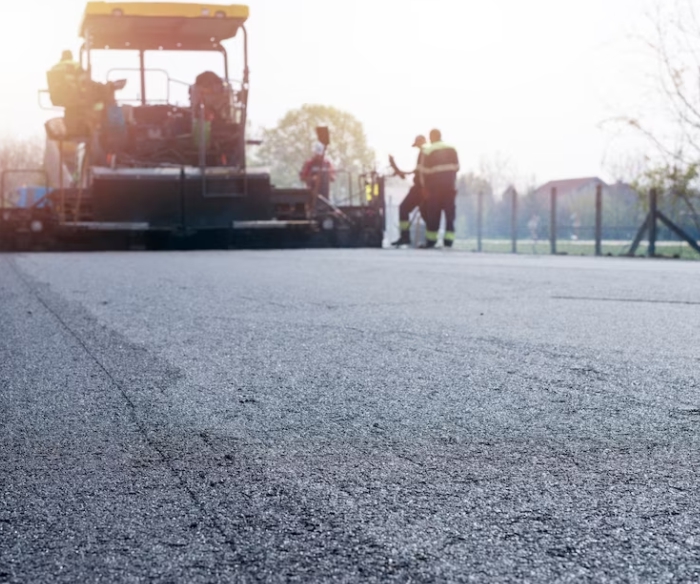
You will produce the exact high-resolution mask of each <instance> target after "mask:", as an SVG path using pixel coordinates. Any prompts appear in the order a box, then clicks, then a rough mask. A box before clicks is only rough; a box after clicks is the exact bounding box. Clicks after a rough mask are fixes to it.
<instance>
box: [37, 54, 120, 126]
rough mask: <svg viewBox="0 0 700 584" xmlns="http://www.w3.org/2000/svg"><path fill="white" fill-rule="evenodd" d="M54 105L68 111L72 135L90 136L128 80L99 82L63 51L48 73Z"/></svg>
mask: <svg viewBox="0 0 700 584" xmlns="http://www.w3.org/2000/svg"><path fill="white" fill-rule="evenodd" d="M46 77H47V81H48V85H49V96H50V98H51V103H52V104H53V105H55V106H57V107H63V108H64V109H65V116H64V117H65V124H66V131H67V133H68V134H69V135H76V136H77V135H89V134H90V133H91V131H92V130H93V129H94V127H95V125H96V124H98V123H99V120H100V117H101V116H102V113H103V112H104V110H105V106H107V105H113V104H114V103H116V100H115V97H114V94H115V92H116V90H117V89H122V88H123V87H124V86H125V85H126V81H125V80H120V81H114V82H108V83H98V82H96V81H92V80H91V79H90V75H89V74H88V72H87V71H85V69H83V67H82V66H81V65H80V63H78V62H77V61H76V60H75V59H74V58H73V53H72V52H71V51H63V53H62V54H61V60H60V61H59V62H58V63H57V64H56V65H54V66H53V67H52V68H51V69H50V70H49V71H48V72H47V74H46Z"/></svg>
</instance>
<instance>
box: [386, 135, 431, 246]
mask: <svg viewBox="0 0 700 584" xmlns="http://www.w3.org/2000/svg"><path fill="white" fill-rule="evenodd" d="M426 142H427V140H426V139H425V136H423V135H419V136H416V139H415V140H414V141H413V146H412V147H413V148H418V161H417V162H416V169H415V170H414V171H413V172H402V171H401V170H399V169H398V168H397V167H396V166H395V165H394V162H393V157H392V158H391V159H390V162H391V164H392V166H393V167H394V172H395V173H396V174H397V175H398V176H400V177H401V178H406V175H407V174H413V186H412V187H411V188H410V190H409V191H408V194H407V195H406V196H405V197H404V200H403V201H402V202H401V205H399V229H400V230H401V235H400V237H399V238H398V239H397V240H396V241H394V242H393V243H392V244H391V245H394V246H396V247H399V246H401V245H411V231H410V229H411V220H410V218H411V213H412V212H413V210H414V209H415V208H418V209H419V211H420V214H421V217H423V220H424V221H425V220H426V215H425V205H424V203H425V193H424V190H423V181H422V178H421V173H420V167H421V159H422V157H423V152H422V148H423V146H425V144H426Z"/></svg>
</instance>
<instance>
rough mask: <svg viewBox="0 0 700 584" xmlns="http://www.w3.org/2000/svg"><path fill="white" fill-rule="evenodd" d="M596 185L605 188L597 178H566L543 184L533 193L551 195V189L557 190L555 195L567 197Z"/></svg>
mask: <svg viewBox="0 0 700 584" xmlns="http://www.w3.org/2000/svg"><path fill="white" fill-rule="evenodd" d="M598 185H603V186H604V187H607V186H608V185H607V184H605V182H604V181H602V180H601V179H599V178H598V177H597V176H589V177H585V178H567V179H563V180H550V181H549V182H548V183H545V184H543V185H542V186H541V187H539V188H538V189H537V190H536V191H535V193H536V194H540V193H547V194H549V193H551V192H552V189H553V188H556V189H557V195H562V196H565V195H569V194H573V193H575V192H578V191H580V190H582V189H584V188H587V187H596V186H598Z"/></svg>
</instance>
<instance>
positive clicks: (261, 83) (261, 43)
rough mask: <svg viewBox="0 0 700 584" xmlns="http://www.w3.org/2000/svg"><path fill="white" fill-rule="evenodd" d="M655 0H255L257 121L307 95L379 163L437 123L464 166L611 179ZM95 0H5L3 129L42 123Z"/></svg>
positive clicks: (638, 87)
mask: <svg viewBox="0 0 700 584" xmlns="http://www.w3.org/2000/svg"><path fill="white" fill-rule="evenodd" d="M219 3H222V4H223V3H226V2H219ZM645 4H646V2H644V1H642V0H527V1H524V0H430V1H428V0H420V1H419V0H353V2H339V1H338V0H325V1H324V0H250V1H249V5H250V9H251V18H250V20H249V24H248V29H249V32H250V65H251V85H252V88H251V109H250V117H251V120H252V121H253V123H254V124H256V125H260V126H271V125H274V124H275V122H276V121H277V120H278V119H279V118H280V117H282V115H283V114H284V113H285V112H286V110H288V109H290V108H294V107H297V106H299V105H301V104H303V103H321V104H329V105H334V106H336V107H339V108H342V109H346V110H348V111H350V112H351V113H353V114H354V115H355V116H357V117H358V118H359V119H360V120H361V121H362V122H363V123H364V126H365V129H366V131H367V135H368V138H369V140H370V143H371V145H372V146H373V147H374V148H375V149H376V151H377V152H378V155H379V161H380V163H381V164H382V165H383V164H384V161H385V159H386V155H387V154H388V153H393V154H394V155H395V156H396V158H397V160H398V161H399V162H400V163H401V164H402V165H404V166H407V167H410V166H411V164H412V163H413V161H414V160H415V152H414V151H413V150H412V149H411V148H410V145H411V143H412V140H413V137H414V136H415V134H416V133H427V132H428V131H429V129H430V128H432V127H438V128H440V129H441V130H442V132H443V136H444V138H445V139H446V140H447V141H449V142H451V143H453V144H454V145H455V146H456V147H457V148H458V150H459V152H460V156H461V159H462V166H463V170H465V171H468V170H474V171H478V170H479V166H480V162H481V161H482V160H483V159H484V158H485V159H487V160H493V159H494V158H495V157H496V156H499V157H500V158H509V159H510V160H511V161H512V164H513V165H514V166H515V167H516V168H517V173H518V174H519V176H520V177H521V178H522V177H532V176H534V177H536V179H537V180H538V181H539V182H544V181H546V180H549V179H554V178H564V177H575V176H588V175H599V176H601V177H602V178H604V179H609V180H610V179H612V178H613V177H612V176H611V175H610V173H609V172H608V170H609V165H610V161H611V160H616V159H617V158H619V157H624V156H625V155H626V153H628V152H629V153H631V154H634V153H637V154H638V153H639V150H640V147H643V146H640V144H641V143H640V141H635V140H632V141H630V140H627V141H621V140H620V139H619V138H616V136H615V133H614V132H611V131H610V130H606V129H601V128H600V127H599V125H600V123H601V122H603V121H604V120H606V119H608V118H610V117H613V116H617V115H621V114H630V113H636V112H637V111H638V110H639V109H640V108H643V107H644V104H645V100H648V99H649V95H650V93H649V92H650V79H649V77H650V75H651V74H653V72H654V64H653V62H651V60H650V59H649V56H648V55H647V54H644V53H643V52H642V51H641V49H640V47H639V44H638V43H637V42H635V41H634V40H633V38H632V37H633V36H634V35H636V34H638V33H639V31H640V30H641V29H642V28H643V27H644V26H645V22H646V21H645V17H646V16H645V15H646V12H645ZM83 6H84V3H83V1H82V0H60V1H59V0H34V1H32V2H21V1H20V2H9V1H4V2H3V3H2V7H0V54H2V55H3V57H2V63H1V69H2V70H1V71H0V73H1V74H2V79H3V91H2V94H0V133H12V134H24V135H31V134H39V133H41V132H42V131H43V130H42V127H41V124H42V121H43V120H44V119H45V117H46V113H45V112H42V111H41V110H40V109H39V107H38V104H37V93H36V91H37V89H38V88H39V87H44V86H45V71H46V70H47V69H48V68H49V67H50V66H51V65H52V64H53V63H54V62H55V61H57V60H58V57H59V56H60V52H61V50H62V49H63V48H72V49H74V50H75V51H76V52H77V49H78V47H79V44H80V43H79V41H78V39H77V29H78V24H79V21H80V16H81V13H82V9H83ZM236 46H237V45H235V44H234V45H232V46H231V48H230V50H231V52H234V53H235V48H234V47H236ZM158 57H164V55H159V56H158ZM131 59H132V60H129V59H125V63H126V64H127V66H133V65H134V64H135V61H133V58H131ZM149 64H150V65H151V66H155V65H158V66H161V65H164V64H165V61H163V59H159V60H158V62H157V63H156V62H155V61H152V62H150V63H149ZM205 68H206V67H201V66H198V65H197V64H195V63H194V62H193V61H192V60H191V59H190V60H186V61H183V60H182V59H177V57H174V58H173V59H172V61H171V62H170V63H169V65H168V69H169V70H170V73H171V76H173V77H176V78H181V79H183V80H187V81H190V80H192V79H193V78H194V76H195V75H196V74H197V73H198V72H201V71H202V70H203V69H205ZM237 68H238V62H237V61H236V60H235V59H234V60H233V62H232V69H233V70H234V71H235V70H236V69H237Z"/></svg>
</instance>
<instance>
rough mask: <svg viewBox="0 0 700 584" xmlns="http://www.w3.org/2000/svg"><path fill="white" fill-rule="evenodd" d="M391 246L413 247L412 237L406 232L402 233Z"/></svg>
mask: <svg viewBox="0 0 700 584" xmlns="http://www.w3.org/2000/svg"><path fill="white" fill-rule="evenodd" d="M391 245H393V246H394V247H400V246H402V245H411V236H410V235H409V234H408V233H407V232H406V231H402V232H401V237H399V238H398V239H397V240H396V241H394V242H393V243H392V244H391Z"/></svg>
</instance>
